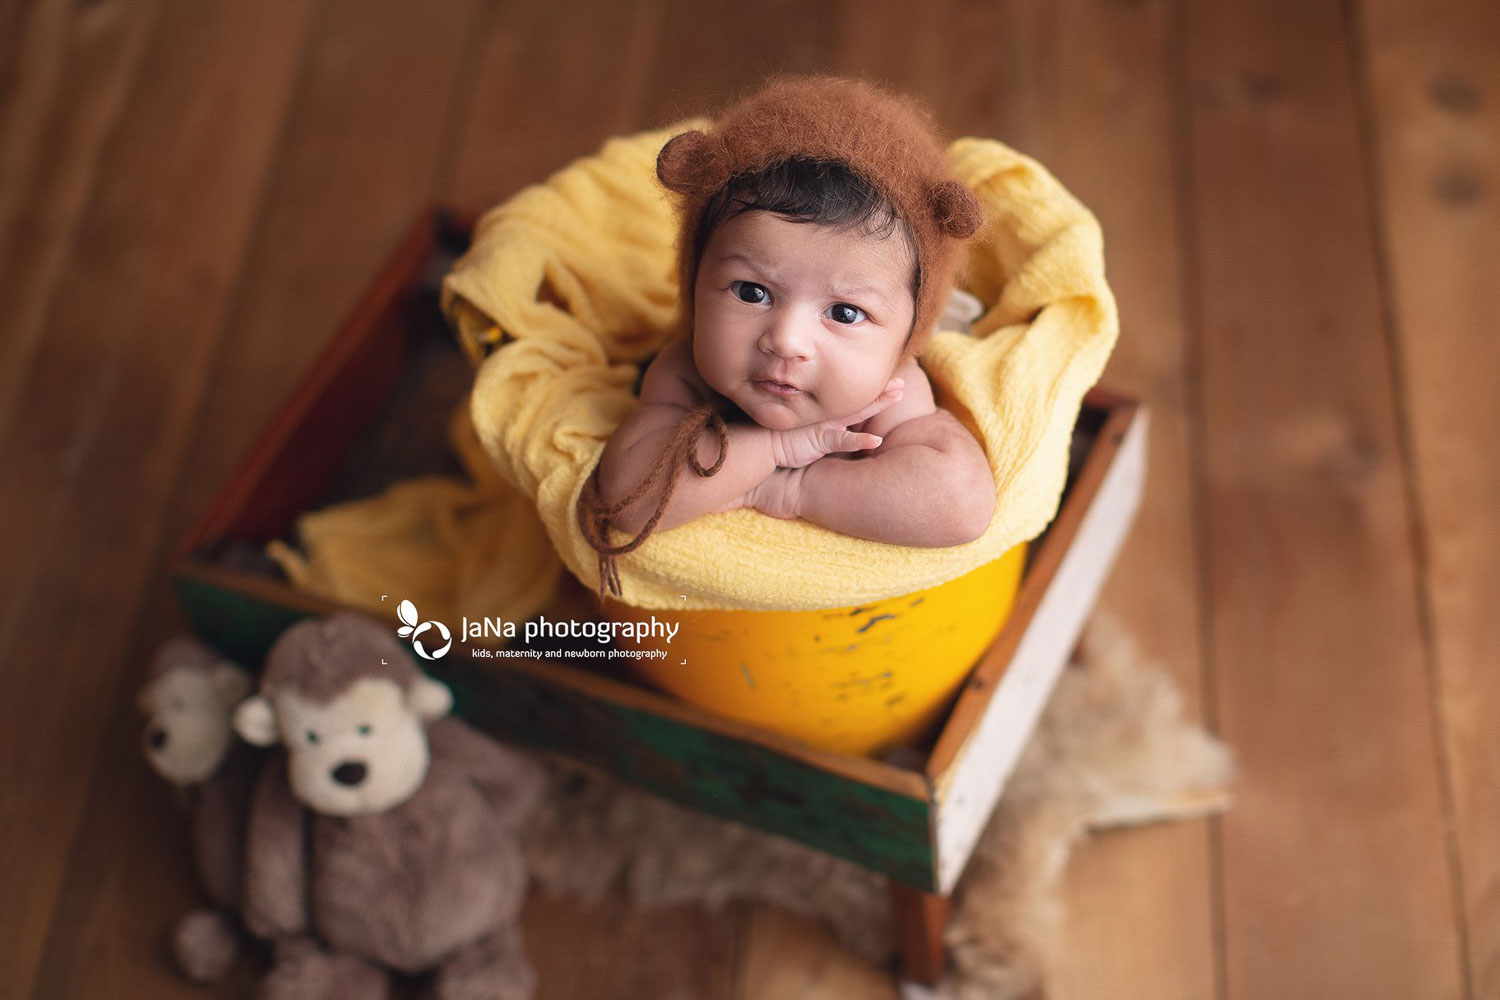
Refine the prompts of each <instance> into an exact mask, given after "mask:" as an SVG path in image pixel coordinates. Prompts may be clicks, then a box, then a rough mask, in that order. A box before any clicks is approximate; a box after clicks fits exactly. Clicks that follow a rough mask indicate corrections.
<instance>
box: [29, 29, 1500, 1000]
mask: <svg viewBox="0 0 1500 1000" xmlns="http://www.w3.org/2000/svg"><path fill="white" fill-rule="evenodd" d="M809 11H811V12H810V13H809ZM777 69H785V70H803V69H830V70H835V71H840V72H849V73H862V74H869V75H873V76H876V77H879V78H883V79H885V80H887V81H888V82H890V83H892V84H894V85H895V86H897V87H899V88H903V89H906V90H909V91H911V92H913V93H915V94H918V95H920V96H921V97H922V98H924V99H925V100H926V101H928V102H929V103H930V104H931V105H932V107H933V108H934V109H935V111H936V112H937V114H938V116H939V117H940V119H941V120H942V121H943V122H944V123H945V124H946V125H947V126H948V128H949V129H950V130H951V131H953V132H954V133H967V134H978V135H986V136H993V137H997V138H1000V139H1003V140H1005V141H1006V142H1009V143H1010V144H1012V145H1014V146H1016V147H1018V148H1020V149H1021V150H1023V151H1025V152H1027V153H1030V154H1032V155H1034V156H1036V157H1038V158H1039V159H1041V160H1042V161H1043V162H1044V163H1046V164H1047V165H1048V166H1049V167H1050V168H1051V169H1052V170H1053V171H1054V172H1055V173H1056V174H1057V175H1058V176H1059V177H1060V178H1061V179H1062V180H1063V181H1064V183H1066V184H1067V185H1069V186H1070V187H1071V189H1072V190H1073V191H1074V192H1075V193H1077V194H1078V195H1079V196H1080V197H1081V198H1082V199H1083V200H1084V201H1085V202H1086V203H1087V204H1089V205H1090V206H1092V207H1093V208H1094V209H1095V211H1096V212H1097V213H1098V214H1099V216H1100V218H1101V219H1102V221H1103V224H1104V230H1105V233H1106V234H1107V238H1108V253H1109V268H1110V277H1111V281H1112V283H1113V286H1114V288H1115V290H1116V292H1117V293H1118V295H1119V299H1120V304H1121V312H1122V315H1123V317H1124V332H1123V335H1122V337H1121V340H1120V346H1119V348H1118V350H1117V351H1116V354H1115V357H1114V359H1113V361H1112V362H1111V365H1110V369H1109V372H1108V375H1107V381H1108V382H1109V383H1110V384H1112V385H1114V386H1117V387H1120V388H1123V389H1127V390H1130V391H1133V392H1135V393H1138V394H1140V395H1142V396H1144V397H1145V398H1146V399H1147V400H1149V402H1150V404H1151V405H1152V407H1153V409H1154V420H1155V422H1154V425H1153V432H1152V442H1151V445H1152V463H1153V468H1152V478H1151V482H1150V487H1149V495H1148V498H1147V503H1146V508H1145V510H1144V512H1143V515H1142V518H1141V521H1140V524H1139V527H1138V529H1137V530H1136V532H1135V535H1134V537H1133V539H1132V541H1131V542H1130V544H1129V546H1128V548H1127V550H1126V552H1125V554H1124V557H1123V559H1122V561H1121V564H1120V568H1119V569H1118V570H1117V571H1116V573H1115V576H1114V578H1113V580H1112V582H1111V584H1110V586H1109V588H1108V591H1107V593H1106V595H1105V601H1106V603H1107V604H1109V605H1110V606H1112V607H1113V608H1115V609H1117V610H1118V611H1120V612H1121V613H1122V614H1123V615H1124V616H1125V618H1126V619H1127V621H1128V622H1129V623H1130V625H1131V626H1132V627H1133V628H1134V629H1135V630H1136V631H1137V632H1138V633H1139V635H1140V636H1141V639H1142V642H1143V643H1144V645H1145V646H1146V648H1147V649H1148V650H1149V651H1150V652H1151V653H1153V654H1155V655H1157V656H1159V657H1160V658H1162V659H1163V660H1164V661H1165V663H1166V664H1167V665H1168V666H1169V667H1170V669H1171V671H1172V673H1173V674H1174V676H1175V677H1176V678H1177V681H1178V683H1179V684H1180V685H1181V687H1182V689H1183V691H1184V692H1185V693H1186V696H1187V698H1188V701H1189V704H1190V706H1191V710H1192V711H1193V712H1194V713H1197V714H1199V715H1201V716H1202V718H1203V719H1204V720H1205V721H1206V722H1207V723H1208V724H1209V725H1210V726H1212V727H1213V728H1214V729H1215V730H1216V731H1218V732H1219V733H1220V734H1222V736H1223V737H1224V738H1225V739H1226V740H1227V741H1228V742H1229V743H1230V744H1231V745H1232V746H1233V747H1234V748H1235V750H1236V752H1237V754H1238V757H1239V760H1240V764H1241V768H1242V772H1243V777H1242V780H1241V782H1240V785H1239V789H1238V803H1237V808H1236V809H1235V810H1234V812H1233V813H1231V814H1230V815H1229V816H1227V817H1226V818H1224V819H1223V820H1222V821H1219V822H1215V823H1200V824H1190V825H1182V826H1176V827H1170V828H1160V829H1146V830H1138V831H1132V832H1125V833H1116V834H1110V835H1108V836H1104V837H1100V838H1098V839H1097V840H1095V841H1094V842H1092V843H1090V844H1088V845H1086V846H1085V847H1083V848H1082V849H1081V850H1080V851H1079V852H1078V853H1077V855H1076V856H1075V858H1074V860H1073V863H1072V865H1071V867H1070V869H1069V871H1068V875H1067V887H1066V897H1067V904H1068V907H1069V917H1068V935H1067V940H1066V941H1065V942H1063V946H1062V950H1061V955H1062V959H1061V965H1062V967H1061V969H1060V971H1059V973H1058V975H1057V977H1056V981H1055V982H1054V984H1053V987H1054V988H1053V990H1052V995H1053V996H1055V997H1069V998H1073V997H1077V998H1096V997H1110V998H1134V997H1140V998H1147V997H1149V998H1153V1000H1157V998H1164V997H1224V998H1246V1000H1249V998H1263V997H1264V998H1278V1000H1283V998H1302V997H1306V998H1320V1000H1321V998H1328V997H1359V998H1374V997H1392V998H1449V997H1460V996H1463V997H1500V725H1497V724H1496V722H1495V720H1496V719H1497V718H1500V669H1497V668H1500V611H1497V607H1500V527H1497V524H1500V521H1497V512H1500V447H1497V443H1496V442H1497V437H1500V432H1497V428H1500V392H1497V388H1500V339H1497V336H1496V334H1497V330H1496V319H1495V318H1496V317H1497V316H1500V4H1496V3H1495V2H1494V0H1430V2H1419V0H1341V2H1335V0H1265V2H1252V0H1220V2H1217V3H1193V2H1189V0H1058V2H1040V0H1038V2H1035V3H1026V2H1003V3H984V2H977V0H946V2H944V0H938V2H931V3H925V4H922V5H917V4H915V3H901V2H896V0H849V2H843V3H829V4H824V5H817V6H812V7H809V5H805V4H801V3H790V2H785V0H778V2H772V3H768V4H761V5H752V4H747V3H745V2H743V0H735V2H726V0H692V2H687V0H681V2H679V0H642V2H639V3H634V4H625V3H612V2H606V0H599V2H585V0H555V2H553V3H551V4H547V5H545V6H543V5H542V4H539V3H522V2H499V0H497V2H482V0H444V2H438V3H430V4H416V3H393V2H383V0H259V2H256V3H236V2H228V0H225V2H205V0H172V2H155V0H91V2H81V0H31V2H27V0H0V504H3V507H0V678H3V692H4V695H3V697H0V900H3V902H0V997H6V998H9V997H17V998H24V997H38V998H54V997H55V998H79V997H110V998H113V997H137V996H152V997H168V998H170V997H174V996H184V997H186V996H200V995H202V994H201V993H200V992H198V991H195V990H191V989H188V988H186V987H183V986H181V985H180V984H178V983H177V982H176V981H175V980H174V979H173V978H172V975H171V973H170V971H169V969H168V967H167V965H166V962H165V959H164V957H163V951H162V943H161V942H162V937H163V934H164V932H165V929H166V928H167V927H168V926H169V925H170V922H171V920H172V919H173V917H174V916H175V915H176V914H177V913H179V912H180V911H181V910H182V908H183V907H185V906H186V905H187V904H188V903H189V902H190V901H191V900H192V899H193V889H192V886H191V884H190V882H189V877H188V873H187V870H186V868H185V866H184V864H183V863H182V862H181V860H180V859H179V854H180V851H181V849H182V834H181V832H180V830H179V829H178V823H177V821H176V819H175V817H174V816H173V814H172V810H171V806H170V802H169V799H168V797H167V795H166V794H165V792H164V791H163V790H162V789H161V788H160V787H159V786H158V784H157V783H156V782H155V781H154V780H153V779H152V778H151V776H150V775H149V774H148V773H147V772H146V769H145V768H144V766H143V765H142V763H141V760H140V756H139V754H138V753H137V752H136V741H137V729H138V725H139V722H138V720H137V719H136V718H135V716H134V712H133V708H132V705H131V695H132V694H133V692H134V690H135V688H136V687H137V685H138V683H139V681H140V679H141V677H142V672H143V667H144V661H145V657H146V656H147V655H148V653H149V651H150V650H151V648H152V647H153V646H154V644H155V643H156V642H158V641H159V640H160V639H161V638H163V637H164V636H165V635H167V634H169V633H170V632H172V631H173V630H175V629H177V628H179V627H181V619H180V618H179V616H178V612H177V611H176V609H175V608H174V607H173V604H172V600H171V597H170V594H169V593H168V590H167V588H166V586H165V585H164V581H163V563H164V560H165V558H166V556H167V553H168V552H169V551H170V548H171V546H172V545H173V543H174V541H175V540H176V539H178V538H179V537H180V536H181V535H182V534H183V533H184V531H185V529H186V528H187V526H188V525H189V523H190V522H191V520H192V519H193V517H194V516H195V515H196V514H197V513H198V512H199V511H201V509H202V508H203V506H204V504H205V502H206V501H207V499H208V497H209V496H210V493H211V491H212V490H213V489H214V488H215V486H216V484H218V483H219V482H220V481H221V480H222V479H223V478H224V476H225V474H226V472H227V471H228V470H229V468H230V466H231V464H232V463H233V462H235V460H236V459H237V458H238V457H239V455H240V454H241V452H242V450H243V449H244V448H245V447H246V446H247V444H248V442H249V441H250V440H251V437H252V435H253V434H254V433H255V432H256V431H257V429H258V428H260V427H261V425H262V424H263V423H264V422H265V421H266V419H267V418H268V416H269V415H270V414H271V413H272V412H273V410H274V409H275V407H276V406H277V404H278V401H279V400H280V399H281V397H282V395H283V394H284V393H285V392H287V390H288V389H289V388H290V387H291V385H292V384H293V381H294V380H295V379H296V378H297V377H298V374H299V372H300V371H301V369H302V367H303V366H304V365H305V364H306V362H307V361H308V360H309V358H310V357H311V356H312V355H313V354H314V352H316V351H317V350H318V348H319V347H320V345H321V344H322V342H323V339H324V338H325V337H326V336H327V335H328V334H329V332H330V331H331V330H332V329H333V327H334V326H335V324H336V323H337V322H338V321H339V319H340V318H341V317H342V315H343V313H344V312H345V310H347V309H348V308H349V307H350V305H351V303H352V301H353V299H354V298H355V296H356V295H357V294H358V293H359V291H360V289H361V288H362V286H363V285H364V284H365V282H366V281H367V280H368V279H369V278H370V277H371V275H372V274H373V273H374V271H375V269H376V268H377V266H378V265H379V263H380V262H381V261H382V260H383V258H384V257H385V255H386V254H387V252H388V251H389V250H390V249H391V247H392V246H393V243H394V241H395V240H396V239H397V238H398V236H399V235H400V234H401V232H402V231H403V229H404V228H405V227H406V226H407V225H408V224H409V222H410V221H411V219H412V218H413V215H414V213H416V212H417V211H418V210H419V209H420V208H421V207H422V206H423V205H426V204H428V203H430V202H433V201H437V202H443V203H447V204H451V205H454V206H458V207H460V208H465V209H481V208H483V207H486V206H488V205H490V204H493V203H494V202H496V201H498V200H500V199H502V198H504V197H505V196H507V195H509V194H511V193H512V192H514V191H516V190H517V189H518V188H519V187H520V186H522V185H524V184H525V183H527V182H530V181H533V180H537V179H539V178H541V177H543V176H545V174H546V173H548V172H549V171H551V170H553V169H555V168H557V167H560V166H562V165H563V164H564V163H566V162H567V161H568V160H569V159H571V158H572V157H574V156H576V155H579V154H582V153H586V152H589V151H591V150H593V149H594V148H596V147H597V146H598V145H599V143H600V142H601V140H603V139H604V138H605V137H606V136H609V135H611V134H614V133H618V132H622V131H628V130H633V129H637V128H641V127H644V126H647V125H658V124H663V123H665V122H668V121H670V120H672V119H673V118H675V117H676V116H678V115H679V114H682V113H684V112H688V111H692V110H695V109H696V108H697V107H698V106H699V103H700V101H702V100H703V99H705V98H713V97H718V96H720V95H725V94H728V93H731V92H733V91H735V90H736V89H738V88H741V87H743V86H745V85H747V84H749V83H751V82H753V81H755V80H757V79H759V78H760V77H761V76H762V75H763V74H765V73H766V72H768V71H771V70H777ZM527 926H528V932H529V942H530V948H531V950H532V952H533V955H534V957H535V959H536V963H537V965H538V967H539V969H540V971H541V975H542V990H541V995H542V996H543V997H544V998H558V1000H563V998H605V1000H609V998H622V1000H623V998H636V997H682V998H694V1000H696V998H729V997H735V998H742V1000H762V998H783V997H786V998H790V997H802V998H828V1000H831V998H845V997H890V996H893V995H894V989H893V987H892V985H891V984H890V981H889V979H888V977H886V976H885V975H884V974H883V973H881V972H879V971H876V970H870V969H865V968H864V967H862V966H860V965H859V964H858V963H857V962H856V961H855V960H854V959H853V958H851V957H850V956H848V955H846V954H845V953H843V952H841V951H839V950H838V949H837V948H836V947H835V946H834V945H832V944H831V943H830V941H829V938H828V937H827V935H826V934H823V933H822V932H820V931H818V930H817V929H816V928H810V927H807V926H805V925H802V924H800V923H798V922H797V921H795V920H792V919H791V918H787V917H783V916H780V915H778V914H776V913H773V912H770V911H765V910H754V909H749V908H738V909H731V910H729V911H727V912H725V913H724V914H722V915H720V916H718V917H716V918H713V919H706V918H704V917H702V916H700V915H699V914H697V913H695V912H693V911H691V910H673V911H669V912H667V913H665V914H652V915H648V916H644V917H642V916H638V915H631V914H629V913H628V912H624V911H622V910H620V909H619V908H618V907H616V908H612V909H610V910H609V911H608V912H592V913H591V912H584V911H582V910H580V909H579V908H577V907H572V906H567V905H564V904H561V903H557V902H554V901H550V900H546V899H541V898H538V899H535V900H533V903H532V905H531V906H530V907H529V909H528V913H527ZM250 990H251V976H250V970H249V969H248V968H247V969H245V970H243V971H242V974H241V975H240V976H239V978H237V979H236V980H235V982H234V983H232V984H231V985H230V987H228V988H226V989H225V990H224V995H228V996H245V995H248V994H249V992H250Z"/></svg>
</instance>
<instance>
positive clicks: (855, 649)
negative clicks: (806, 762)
mask: <svg viewBox="0 0 1500 1000" xmlns="http://www.w3.org/2000/svg"><path fill="white" fill-rule="evenodd" d="M1025 562H1026V545H1025V543H1022V544H1021V545H1017V546H1016V547H1015V548H1013V549H1011V550H1010V551H1008V552H1006V553H1005V554H1004V555H1002V556H1001V557H1000V558H999V559H996V560H995V561H993V562H991V563H987V564H986V565H984V566H981V567H979V568H978V569H976V570H974V571H973V572H971V573H969V574H967V575H965V576H961V577H959V578H958V579H956V580H950V581H948V582H947V583H944V584H940V585H939V586H936V587H932V588H930V589H928V590H922V591H918V592H916V593H913V594H906V595H904V596H901V597H892V598H889V599H887V600H884V601H876V602H872V603H870V604H862V605H859V606H857V607H850V608H838V609H834V610H822V611H684V612H681V613H678V614H675V615H674V614H672V613H671V612H663V611H661V610H652V611H651V614H654V615H655V616H656V617H657V619H658V620H666V621H671V622H676V623H678V624H680V625H681V628H680V629H679V630H678V632H677V634H676V636H675V637H674V638H673V639H672V641H671V642H670V643H669V644H662V643H657V644H653V643H650V642H645V643H634V644H632V643H629V642H626V641H624V640H621V643H620V644H621V645H622V646H625V647H627V648H629V647H631V646H632V645H634V646H635V647H636V648H640V649H651V648H657V649H665V650H666V653H667V656H666V657H665V658H664V659H656V660H646V659H642V660H638V661H636V662H637V663H638V664H639V667H638V670H639V673H640V674H641V675H643V676H644V677H645V678H646V679H647V680H649V681H650V682H651V683H652V684H654V685H656V686H657V687H658V688H660V689H662V690H663V691H666V692H668V693H669V694H674V695H676V696H677V697H679V698H681V699H682V700H683V701H686V702H688V703H689V704H692V705H697V706H699V707H701V708H705V709H708V710H709V711H712V712H717V713H718V714H720V715H725V716H728V717H730V718H732V719H739V720H741V721H744V722H748V723H751V724H753V725H756V726H760V727H762V728H764V729H769V730H772V731H774V732H778V733H784V734H785V735H787V736H792V737H795V738H797V739H800V740H803V741H805V742H806V743H808V744H810V745H812V746H816V747H822V748H824V749H828V750H836V751H840V752H843V753H852V754H873V753H877V752H880V751H882V750H885V749H887V748H889V747H892V746H896V745H900V744H902V743H906V742H910V741H912V740H915V739H917V738H918V737H919V736H921V735H922V734H923V732H924V731H925V730H926V729H927V728H928V727H929V726H930V725H931V724H932V723H933V722H935V721H936V719H937V716H938V714H939V713H941V712H942V711H943V710H944V708H945V707H946V706H947V704H948V702H949V700H950V698H951V697H952V696H953V695H954V693H955V692H957V690H958V688H959V686H960V685H961V684H962V683H963V681H964V678H965V677H966V676H967V675H968V673H969V669H970V668H971V667H972V666H973V665H974V663H975V662H976V661H977V660H978V659H979V656H980V654H981V653H983V652H984V650H985V649H986V648H988V646H989V645H990V643H991V642H993V641H994V639H995V636H996V635H998V634H999V632H1000V628H1001V626H1002V625H1004V624H1005V619H1006V618H1008V617H1009V616H1010V611H1011V607H1012V606H1013V605H1014V604H1015V598H1016V591H1017V590H1018V589H1019V587H1020V582H1021V570H1022V567H1023V566H1024V565H1025ZM604 611H605V614H606V615H607V616H609V617H610V618H612V619H615V620H617V621H634V620H636V619H638V618H639V617H640V616H641V614H642V612H641V611H640V610H639V609H636V608H632V607H629V606H628V605H624V604H620V603H619V602H615V601H606V602H605V605H604Z"/></svg>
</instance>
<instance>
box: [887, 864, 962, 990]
mask: <svg viewBox="0 0 1500 1000" xmlns="http://www.w3.org/2000/svg"><path fill="white" fill-rule="evenodd" d="M952 905H953V899H952V897H951V896H939V895H937V894H936V893H931V892H923V891H922V890H921V889H914V888H912V887H911V886H909V885H903V884H902V883H900V882H896V881H892V882H891V911H892V913H893V914H894V915H895V918H896V919H895V926H896V950H897V952H898V954H899V956H900V962H901V965H900V969H901V978H903V979H910V980H913V981H915V982H918V983H921V984H922V985H924V986H936V985H937V981H938V980H939V979H941V978H942V976H943V969H944V968H945V967H946V966H947V964H948V955H947V952H946V950H945V949H944V948H943V931H944V930H946V929H947V927H948V913H949V911H950V910H951V909H952Z"/></svg>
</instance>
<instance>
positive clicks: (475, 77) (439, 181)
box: [430, 4, 499, 205]
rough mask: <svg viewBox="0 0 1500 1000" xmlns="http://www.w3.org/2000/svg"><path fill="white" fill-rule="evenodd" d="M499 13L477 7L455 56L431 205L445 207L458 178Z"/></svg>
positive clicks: (485, 6)
mask: <svg viewBox="0 0 1500 1000" xmlns="http://www.w3.org/2000/svg"><path fill="white" fill-rule="evenodd" d="M498 16H499V13H498V10H497V8H496V5H494V4H480V5H479V6H477V7H476V8H475V10H474V13H473V15H471V20H470V23H469V28H468V30H467V31H466V32H465V42H464V46H463V49H462V50H461V51H460V52H459V54H458V60H459V69H458V76H457V79H456V80H455V82H454V85H453V94H452V96H451V97H450V98H449V100H448V106H447V107H446V108H445V109H444V110H443V126H442V128H441V129H440V130H439V133H438V134H439V135H441V136H442V139H441V140H440V142H441V145H442V149H441V150H440V151H439V153H438V156H437V161H436V163H435V164H434V165H433V171H432V186H431V188H430V190H431V192H432V195H431V198H430V200H431V201H432V202H433V203H434V204H440V205H447V204H449V203H450V202H451V198H450V195H451V194H452V191H453V185H454V183H455V181H456V179H457V177H458V163H459V160H460V159H462V158H463V147H464V126H465V125H466V124H467V123H468V122H469V120H470V116H471V115H472V114H473V112H474V102H475V101H477V100H479V78H480V75H481V73H482V71H483V70H484V53H485V49H486V48H488V46H489V43H490V35H491V34H492V33H493V32H494V30H495V21H496V19H497V18H498Z"/></svg>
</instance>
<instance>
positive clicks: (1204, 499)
mask: <svg viewBox="0 0 1500 1000" xmlns="http://www.w3.org/2000/svg"><path fill="white" fill-rule="evenodd" d="M1185 3H1186V0H1168V3H1167V8H1166V11H1165V13H1164V16H1163V18H1162V21H1163V28H1162V34H1163V44H1162V52H1163V56H1164V59H1165V61H1166V64H1167V65H1166V67H1165V72H1164V76H1165V79H1166V80H1167V85H1168V88H1169V90H1170V91H1171V92H1170V93H1169V94H1168V97H1167V104H1168V108H1169V114H1170V117H1171V120H1172V125H1171V131H1172V164H1173V168H1172V169H1173V174H1174V178H1173V184H1172V187H1173V189H1174V191H1175V192H1176V203H1177V204H1176V207H1177V231H1178V234H1177V246H1178V253H1179V254H1180V255H1181V256H1180V262H1179V265H1178V288H1179V291H1180V295H1181V306H1180V313H1181V316H1182V334H1183V335H1182V344H1183V359H1182V378H1183V383H1184V392H1183V409H1184V417H1185V419H1184V421H1183V424H1184V426H1185V427H1186V430H1187V449H1188V464H1189V475H1190V477H1191V483H1192V492H1193V495H1192V504H1191V506H1192V520H1193V524H1192V535H1193V555H1194V564H1195V569H1196V571H1197V576H1198V580H1197V592H1198V607H1199V614H1198V656H1199V690H1200V692H1201V695H1200V707H1201V712H1202V718H1203V726H1204V728H1205V729H1207V730H1208V731H1209V732H1210V733H1213V734H1214V735H1215V736H1217V735H1219V708H1218V705H1219V690H1218V685H1217V683H1216V682H1215V671H1214V655H1213V608H1214V604H1213V578H1212V567H1211V564H1210V559H1209V551H1208V546H1209V512H1208V503H1209V488H1208V446H1207V443H1206V437H1205V434H1204V429H1203V420H1204V402H1203V395H1204V387H1203V352H1204V330H1203V300H1202V295H1201V292H1200V288H1201V285H1200V279H1201V275H1200V274H1199V273H1198V266H1197V262H1198V260H1199V259H1200V257H1199V255H1200V253H1201V252H1202V247H1201V246H1200V243H1199V240H1198V225H1199V222H1198V213H1197V211H1196V210H1195V209H1194V199H1193V186H1194V180H1195V177H1194V170H1193V156H1192V150H1193V115H1192V100H1193V97H1192V80H1191V72H1190V69H1189V67H1188V56H1187V28H1186V19H1187V12H1186V10H1185ZM1206 830H1207V832H1206V835H1207V837H1208V868H1209V876H1208V886H1209V899H1210V905H1209V912H1210V913H1212V914H1213V928H1212V931H1211V937H1212V940H1213V953H1214V996H1215V997H1216V998H1217V1000H1226V998H1227V997H1228V995H1229V963H1228V954H1229V929H1228V925H1227V921H1226V919H1225V913H1224V898H1225V897H1224V826H1223V821H1222V820H1221V819H1220V818H1219V817H1218V816H1212V817H1210V818H1209V821H1208V823H1207V824H1206Z"/></svg>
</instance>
